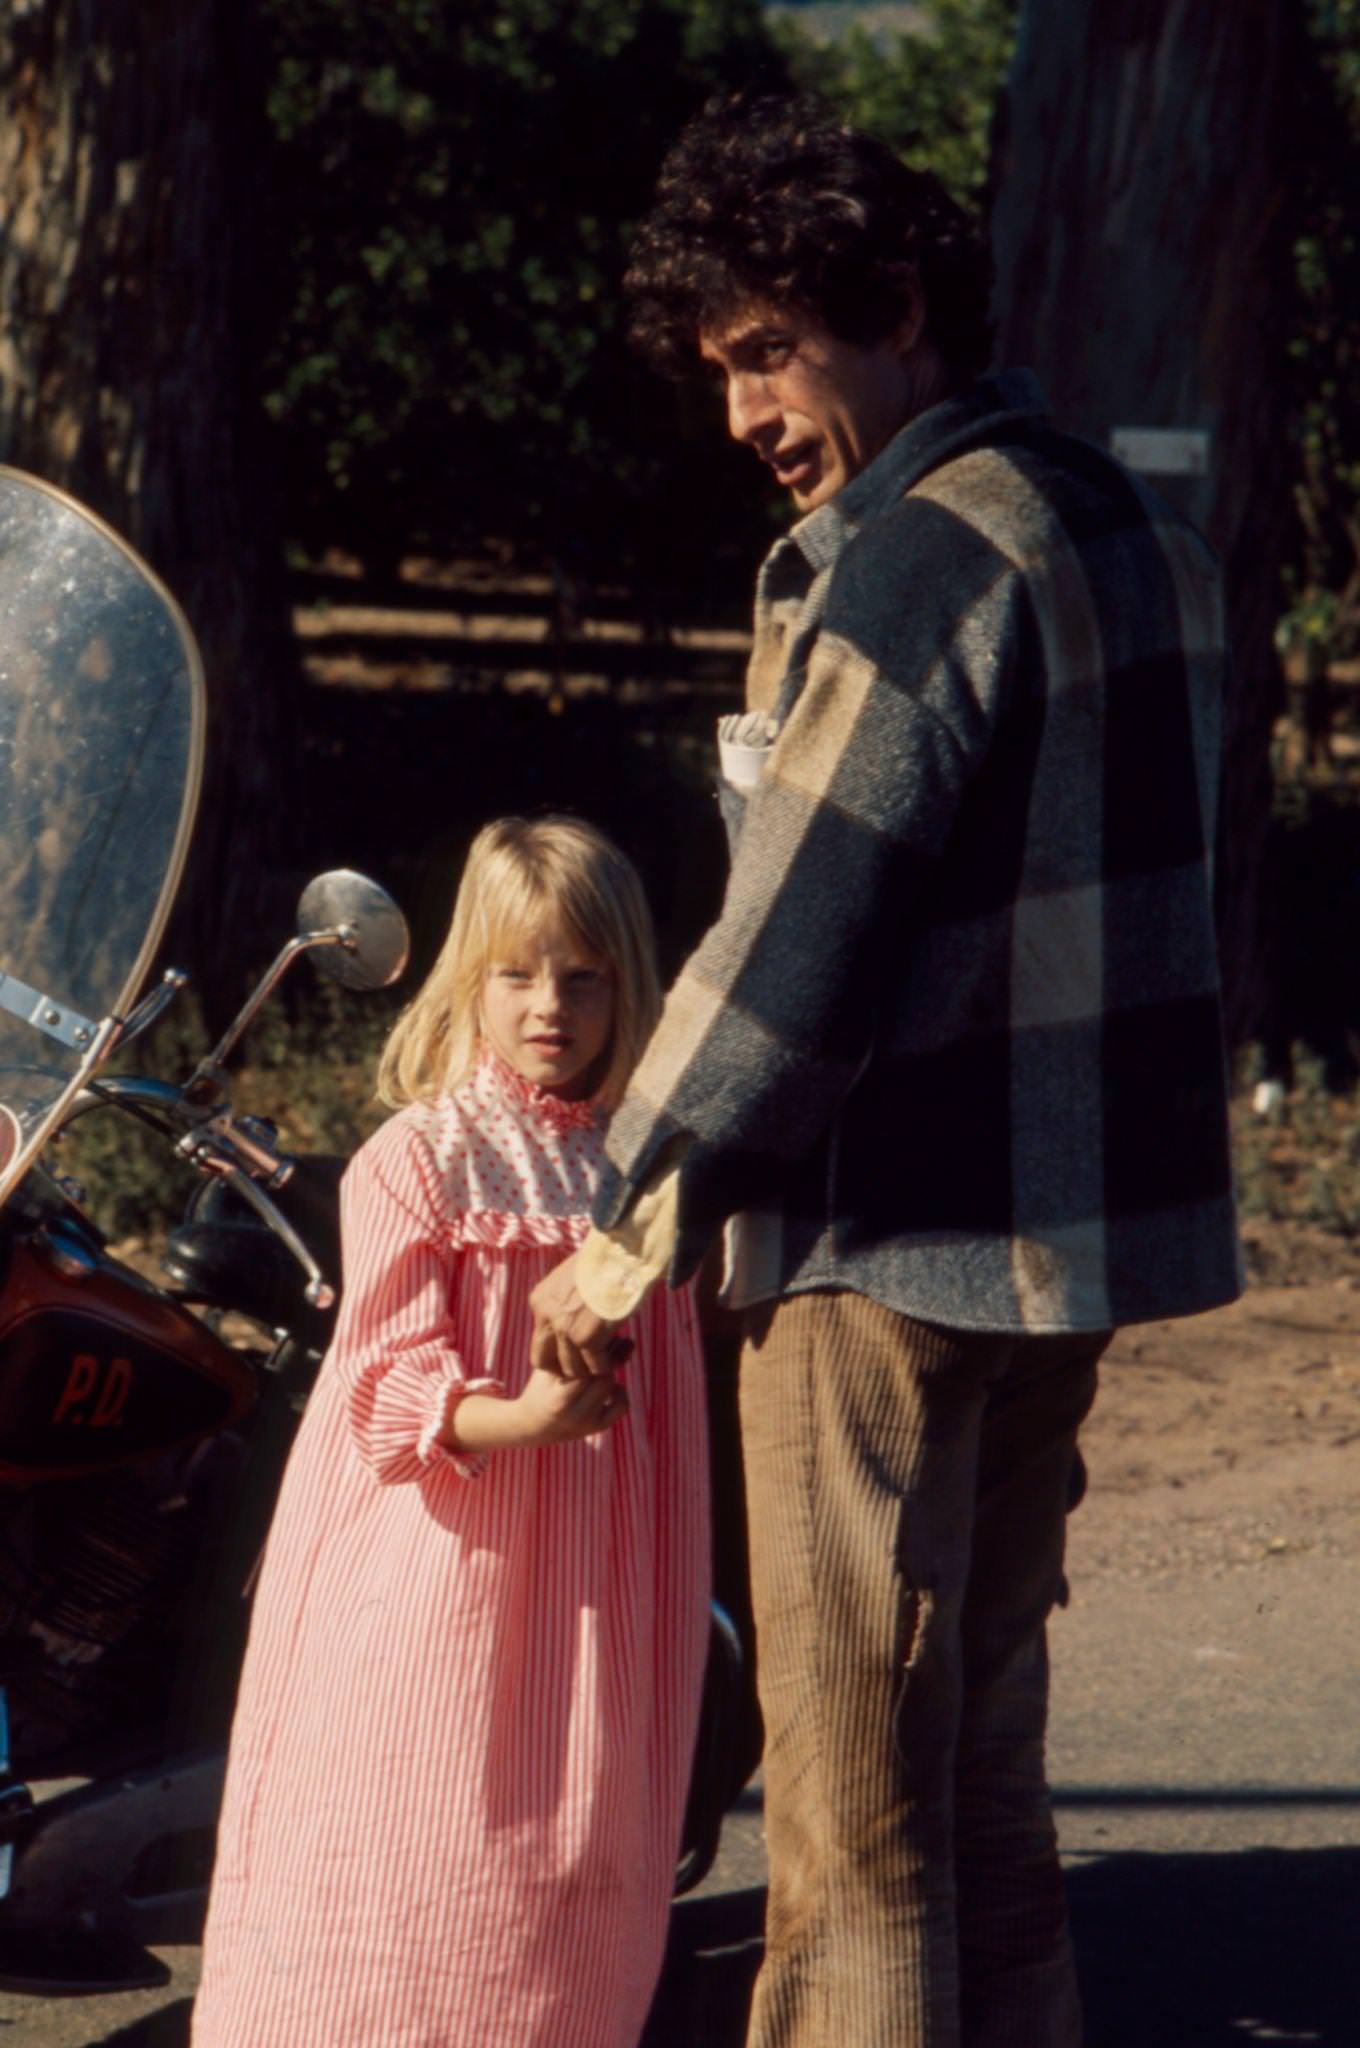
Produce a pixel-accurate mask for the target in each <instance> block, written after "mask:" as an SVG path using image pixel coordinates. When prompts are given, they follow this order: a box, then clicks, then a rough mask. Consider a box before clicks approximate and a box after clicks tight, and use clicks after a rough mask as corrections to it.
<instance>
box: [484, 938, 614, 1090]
mask: <svg viewBox="0 0 1360 2048" xmlns="http://www.w3.org/2000/svg"><path fill="white" fill-rule="evenodd" d="M481 1021H482V1035H483V1037H484V1038H486V1039H487V1040H488V1041H489V1043H490V1044H491V1045H493V1046H494V1047H495V1049H496V1051H497V1052H498V1053H499V1054H500V1056H501V1058H502V1059H503V1060H505V1061H506V1063H507V1064H508V1065H509V1066H511V1067H513V1068H514V1070H515V1072H516V1073H517V1074H522V1075H523V1077H524V1079H525V1080H526V1081H532V1082H534V1083H535V1085H536V1086H538V1087H539V1088H546V1089H547V1090H548V1091H549V1093H550V1094H553V1095H565V1096H568V1097H570V1098H572V1099H573V1100H574V1099H577V1098H579V1097H581V1096H585V1095H591V1094H593V1093H594V1091H595V1090H596V1088H598V1087H599V1085H600V1083H601V1082H602V1081H603V1079H604V1070H605V1066H606V1063H607V1061H608V1056H609V1044H610V1039H611V1038H612V1036H613V1030H614V976H613V973H612V971H611V969H610V966H609V963H608V961H606V960H602V959H600V957H599V955H598V954H595V953H592V952H590V951H589V949H588V948H587V947H586V946H584V945H583V944H582V943H581V940H580V939H579V938H578V937H577V935H576V934H575V932H573V931H570V930H569V929H568V928H567V927H566V926H564V925H560V924H546V925H542V926H540V927H539V928H538V929H537V930H535V931H533V932H530V933H528V934H526V935H525V937H523V938H522V939H520V940H518V941H516V942H515V943H513V944H506V943H502V945H501V946H500V947H499V948H498V949H497V950H496V951H494V952H493V953H492V955H491V958H490V960H489V961H488V963H487V969H486V973H485V975H484V976H483V978H482V999H481Z"/></svg>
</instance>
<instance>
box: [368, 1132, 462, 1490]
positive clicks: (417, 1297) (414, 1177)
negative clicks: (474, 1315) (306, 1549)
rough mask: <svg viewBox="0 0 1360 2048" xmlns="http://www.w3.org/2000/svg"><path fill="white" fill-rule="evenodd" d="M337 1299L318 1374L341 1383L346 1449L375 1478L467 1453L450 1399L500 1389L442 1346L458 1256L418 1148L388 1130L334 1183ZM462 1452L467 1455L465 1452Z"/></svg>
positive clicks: (427, 1158) (413, 1471)
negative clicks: (323, 1371) (339, 1257)
mask: <svg viewBox="0 0 1360 2048" xmlns="http://www.w3.org/2000/svg"><path fill="white" fill-rule="evenodd" d="M340 1230H341V1243H342V1249H343V1258H344V1276H345V1286H344V1296H343V1299H342V1301H341V1305H340V1315H339V1318H338V1320H337V1323H336V1328H335V1338H334V1341H333V1343H332V1345H331V1350H330V1355H329V1357H328V1359H327V1370H328V1371H329V1372H332V1373H334V1374H336V1375H337V1376H338V1378H339V1379H340V1380H341V1382H342V1383H343V1385H344V1388H345V1392H346V1399H347V1405H348V1410H349V1422H350V1429H351V1432H352V1435H353V1438H354V1444H355V1448H356V1450H357V1451H358V1453H359V1456H360V1457H361V1458H362V1460H363V1461H364V1463H365V1464H366V1465H367V1466H368V1468H369V1470H370V1471H371V1472H372V1473H373V1475H374V1477H375V1478H376V1479H379V1480H382V1481H384V1482H389V1481H401V1480H409V1479H419V1478H421V1477H422V1476H423V1475H424V1474H425V1473H426V1472H427V1471H429V1470H430V1469H431V1467H433V1466H435V1465H438V1464H441V1463H444V1462H452V1463H453V1464H454V1465H455V1466H456V1467H457V1469H459V1470H461V1471H463V1472H464V1473H466V1474H467V1475H469V1476H471V1475H472V1474H473V1473H475V1472H476V1471H477V1470H478V1469H479V1462H478V1461H477V1460H476V1458H475V1456H469V1455H463V1454H461V1451H460V1447H459V1446H458V1445H457V1444H456V1443H455V1441H454V1440H453V1438H452V1437H451V1436H449V1434H448V1427H449V1423H450V1421H451V1418H452V1415H453V1413H454V1411H455V1409H456V1407H457V1405H458V1403H459V1402H460V1401H461V1400H462V1399H463V1398H465V1397H466V1396H467V1395H469V1394H470V1393H471V1392H473V1391H474V1390H481V1392H482V1394H483V1395H485V1396H491V1397H494V1395H495V1394H496V1393H497V1392H498V1391H499V1384H500V1383H499V1382H498V1381H497V1380H496V1379H495V1377H494V1376H493V1375H491V1374H489V1373H487V1372H486V1371H485V1370H483V1369H482V1367H483V1363H484V1362H483V1361H481V1360H478V1359H469V1360H465V1359H464V1358H463V1357H462V1356H461V1355H460V1353H459V1352H458V1350H457V1348H456V1347H455V1345H454V1342H453V1320H452V1316H451V1313H450V1306H449V1304H450V1301H451V1298H452V1290H453V1285H454V1279H455V1268H456V1262H457V1257H458V1254H457V1252H456V1250H455V1248H454V1245H453V1242H452V1237H451V1232H450V1219H449V1216H448V1214H447V1209H446V1204H445V1202H444V1199H443V1196H442V1190H441V1186H440V1175H439V1172H438V1170H437V1168H436V1166H435V1162H434V1160H433V1157H432V1156H431V1154H430V1152H429V1148H428V1147H427V1145H426V1144H425V1143H424V1141H423V1140H422V1139H421V1137H420V1136H419V1134H418V1133H417V1132H415V1131H414V1130H412V1129H411V1128H410V1126H409V1125H402V1124H401V1123H399V1122H398V1123H392V1124H389V1125H387V1126H386V1127H385V1128H384V1130H382V1131H381V1132H380V1133H379V1134H378V1136H377V1138H376V1139H373V1140H370V1142H369V1143H368V1144H367V1145H366V1146H365V1147H364V1149H363V1150H362V1151H361V1152H360V1153H359V1154H358V1155H357V1157H356V1158H355V1159H354V1160H353V1162H352V1163H351V1165H350V1167H349V1170H348V1172H347V1173H346V1174H345V1177H344V1180H343V1181H342V1182H341V1186H340ZM471 1448H472V1447H471V1446H468V1451H469V1452H470V1451H471Z"/></svg>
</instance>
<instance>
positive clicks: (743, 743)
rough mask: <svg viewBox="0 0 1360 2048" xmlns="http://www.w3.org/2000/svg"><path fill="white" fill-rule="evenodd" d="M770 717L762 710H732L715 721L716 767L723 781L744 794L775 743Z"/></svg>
mask: <svg viewBox="0 0 1360 2048" xmlns="http://www.w3.org/2000/svg"><path fill="white" fill-rule="evenodd" d="M774 738H775V729H774V722H773V720H772V719H769V718H767V717H766V715H765V713H764V712H763V711H733V712H729V714H728V715H727V717H726V718H720V719H719V720H718V766H719V768H720V770H721V772H722V778H723V781H724V782H726V783H728V784H729V785H730V786H731V788H733V789H739V790H741V791H742V792H743V793H745V792H746V791H749V790H752V789H754V788H755V786H756V784H757V783H758V782H759V780H760V778H761V775H762V774H763V773H764V769H765V763H766V762H767V761H768V760H769V758H770V749H771V748H772V747H773V745H774Z"/></svg>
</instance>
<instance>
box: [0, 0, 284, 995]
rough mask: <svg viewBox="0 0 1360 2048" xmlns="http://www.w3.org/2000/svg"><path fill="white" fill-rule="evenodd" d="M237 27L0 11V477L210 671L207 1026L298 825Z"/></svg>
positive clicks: (271, 906) (248, 93)
mask: <svg viewBox="0 0 1360 2048" xmlns="http://www.w3.org/2000/svg"><path fill="white" fill-rule="evenodd" d="M253 14H254V10H253V6H252V4H251V0H9V4H8V5H7V6H6V7H5V8H4V10H3V12H0V117H2V118H0V190H2V191H3V193H4V195H5V215H6V220H5V233H4V236H3V238H0V458H3V459H4V460H5V461H7V462H11V463H14V464H16V465H17V466H18V467H20V468H22V469H28V470H31V471H33V472H34V473H35V474H37V475H39V476H41V477H44V478H46V479H47V480H48V481H50V482H52V483H56V484H60V485H63V486H65V487H66V488H67V489H69V490H71V491H72V492H74V493H75V495H76V496H77V497H79V498H81V499H83V500H85V501H86V502H87V503H88V504H90V505H91V506H92V507H93V508H94V509H95V510H96V511H98V512H100V513H102V514H103V515H104V517H105V518H107V519H108V520H109V521H110V522H111V523H112V524H113V525H114V526H115V527H116V528H117V529H118V530H119V531H120V532H121V533H123V534H125V535H126V536H127V538H128V539H129V540H130V541H131V542H132V543H133V545H134V546H135V547H136V548H138V549H139V550H140V551H141V552H142V553H143V554H144V555H145V556H146V557H147V559H148V561H150V562H151V564H152V565H153V567H154V568H156V569H157V570H158V572H159V573H160V574H161V575H162V576H163V577H164V578H165V581H166V582H167V584H168V585H169V586H170V588H171V590H173V592H174V593H175V595H176V596H177V597H178V599H179V600H180V602H181V604H182V605H183V606H184V609H185V611H186V613H187V614H188V617H189V621H190V623H191V625H192V627H193V629H194V632H195V634H196V635H197V637H198V640H199V643H200V645H201V647H202V650H203V656H204V663H205V666H206V670H207V677H208V696H209V722H208V758H207V770H206V777H205V787H204V797H203V804H202V808H201V810H200V814H199V824H198V829H197V832H196V834H195V843H194V849H193V853H192V856H191V861H190V869H189V876H188V880H187V885H186V888H185V890H184V891H183V892H182V895H181V901H180V908H179V912H178V914H177V918H176V924H175V927H174V943H175V948H176V952H177V954H182V953H183V952H184V951H185V950H186V949H187V951H188V952H189V953H190V955H191V958H190V959H189V960H188V961H186V962H185V964H186V965H190V966H191V967H192V968H193V970H194V972H195V979H196V980H197V982H198V983H199V985H200V987H205V992H206V993H208V994H209V997H210V1000H211V1002H212V1005H213V1007H214V1008H216V1007H218V1006H220V1004H221V1003H222V1002H224V1001H228V1000H233V999H234V993H235V986H236V984H237V982H238V980H239V977H240V975H241V972H242V969H243V968H244V966H245V965H246V964H247V963H248V962H250V961H253V960H254V959H255V958H256V957H257V956H258V954H260V953H261V952H263V953H268V952H270V951H272V950H273V946H274V942H275V938H276V935H277V936H278V937H282V936H283V933H282V932H281V931H280V930H279V924H280V920H281V917H282V916H285V915H286V913H284V912H283V911H282V906H281V905H280V903H279V902H278V901H277V900H276V899H277V897H278V895H279V893H280V880H279V878H278V871H279V868H280V867H281V866H283V865H284V864H286V863H287V862H288V860H289V859H290V857H291V855H292V851H293V846H294V836H295V835H294V828H293V820H294V818H295V815H296V803H295V799H294V797H293V792H292V790H291V788H290V778H291V773H292V769H293V765H294V758H295V734H294V720H295V716H296V691H295V688H294V678H295V669H294V656H293V653H292V645H291V634H290V631H289V620H288V612H287V599H286V590H285V585H284V580H283V561H282V554H281V548H280V540H279V525H278V513H277V508H276V505H275V502H274V497H273V492H272V489H271V487H270V485H269V483H268V480H267V472H266V469H265V466H264V462H263V460H262V456H263V450H262V447H261V440H262V434H263V432H264V422H263V420H262V415H261V409H260V403H259V389H258V381H257V364H258V359H259V352H258V349H257V347H256V345H255V344H256V341H257V339H258V338H259V335H260V314H261V304H260V300H261V294H260V290H259V278H260V275H261V270H262V265H261V250H262V248H263V247H264V246H265V245H264V244H263V242H262V240H261V238H260V234H259V231H258V228H257V226H256V220H257V211H258V210H257V208H256V205H255V200H256V196H257V188H258V184H259V167H260V165H261V163H262V162H263V161H264V150H263V146H262V144H263V135H262V132H261V131H262V129H263V114H262V109H261V107H260V104H259V88H258V76H259V71H260V65H259V59H258V52H256V53H255V64H254V71H253V73H252V71H251V68H250V57H251V53H252V22H253ZM292 879H293V878H292V877H291V876H290V877H288V878H287V885H286V886H291V882H292Z"/></svg>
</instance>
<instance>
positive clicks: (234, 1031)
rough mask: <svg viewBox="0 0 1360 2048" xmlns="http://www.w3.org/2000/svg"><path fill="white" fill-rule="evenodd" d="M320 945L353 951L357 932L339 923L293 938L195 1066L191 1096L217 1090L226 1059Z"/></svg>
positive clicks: (198, 1095)
mask: <svg viewBox="0 0 1360 2048" xmlns="http://www.w3.org/2000/svg"><path fill="white" fill-rule="evenodd" d="M318 946H343V947H345V948H346V950H351V951H352V950H353V946H354V933H353V931H352V930H351V928H350V926H349V925H346V924H338V925H333V926H332V927H331V928H330V930H329V931H324V932H303V933H302V934H301V935H300V936H299V937H298V938H296V939H290V940H289V941H288V943H287V945H286V946H284V947H283V948H282V950H281V951H280V953H279V954H278V957H277V958H276V959H275V961H274V964H273V965H272V967H270V968H269V969H268V970H267V971H266V973H265V976H264V979H263V980H262V981H261V982H260V983H259V985H258V987H257V988H256V989H255V990H254V992H253V993H252V994H251V995H250V996H248V997H247V999H246V1001H245V1002H244V1003H243V1004H242V1006H241V1008H240V1009H239V1010H238V1011H237V1013H236V1015H235V1017H233V1019H232V1021H231V1023H230V1024H229V1025H228V1026H227V1028H226V1030H225V1031H224V1032H223V1034H222V1037H221V1039H220V1040H219V1042H218V1043H217V1044H216V1045H215V1046H214V1047H213V1049H212V1051H211V1052H210V1053H209V1054H208V1055H207V1057H206V1058H204V1059H201V1060H200V1061H199V1063H198V1065H197V1066H196V1067H195V1068H194V1071H193V1073H192V1074H191V1075H190V1076H189V1081H188V1086H187V1089H186V1093H187V1094H188V1095H190V1096H191V1097H200V1098H201V1097H202V1096H204V1095H208V1094H215V1093H216V1091H217V1086H218V1079H219V1076H220V1073H221V1069H222V1065H223V1062H224V1061H225V1060H226V1058H227V1055H228V1054H229V1053H230V1052H231V1051H232V1049H233V1047H234V1046H236V1045H237V1044H238V1043H239V1041H240V1040H241V1038H242V1037H243V1036H244V1035H245V1033H246V1032H247V1031H248V1030H249V1028H250V1026H251V1025H252V1024H253V1023H254V1021H255V1016H256V1013H257V1011H258V1010H259V1009H260V1008H261V1006H262V1005H263V1004H264V1003H265V1002H266V1001H267V1000H268V998H269V997H270V996H271V995H272V994H273V993H274V990H275V989H276V988H277V987H278V985H279V983H280V982H281V981H282V979H283V977H284V975H285V974H286V973H287V972H288V969H289V968H290V967H291V966H292V964H293V962H294V961H295V960H296V959H298V958H300V956H301V955H302V954H303V953H310V952H313V951H315V949H316V948H317V947H318Z"/></svg>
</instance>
